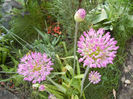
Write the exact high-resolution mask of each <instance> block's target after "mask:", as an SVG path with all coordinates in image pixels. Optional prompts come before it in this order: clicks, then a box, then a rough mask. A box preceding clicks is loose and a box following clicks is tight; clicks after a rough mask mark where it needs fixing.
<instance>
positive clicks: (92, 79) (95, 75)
mask: <svg viewBox="0 0 133 99" xmlns="http://www.w3.org/2000/svg"><path fill="white" fill-rule="evenodd" d="M100 80H101V75H100V74H99V73H98V72H97V71H96V72H95V71H91V73H89V81H90V82H91V83H93V84H97V83H99V81H100Z"/></svg>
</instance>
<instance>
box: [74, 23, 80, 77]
mask: <svg viewBox="0 0 133 99" xmlns="http://www.w3.org/2000/svg"><path fill="white" fill-rule="evenodd" d="M78 24H79V23H78V22H76V25H75V37H74V64H73V78H74V74H75V63H76V45H77V33H78Z"/></svg>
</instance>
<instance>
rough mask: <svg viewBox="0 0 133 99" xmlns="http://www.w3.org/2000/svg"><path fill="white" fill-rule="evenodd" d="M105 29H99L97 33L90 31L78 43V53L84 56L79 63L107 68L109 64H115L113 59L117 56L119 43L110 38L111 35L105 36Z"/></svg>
mask: <svg viewBox="0 0 133 99" xmlns="http://www.w3.org/2000/svg"><path fill="white" fill-rule="evenodd" d="M104 32H105V31H104V29H102V28H101V29H99V30H98V31H97V32H96V31H95V30H94V29H90V31H88V32H84V35H81V37H80V39H79V41H78V53H80V55H81V56H82V58H80V59H79V62H83V63H84V64H83V66H89V67H90V68H92V67H94V68H96V67H98V68H101V67H106V66H107V64H109V63H111V64H113V59H114V57H115V56H116V55H115V54H116V53H117V51H116V50H117V49H118V48H119V47H118V46H116V44H117V41H115V40H114V38H110V37H111V36H110V33H109V32H107V33H106V34H104Z"/></svg>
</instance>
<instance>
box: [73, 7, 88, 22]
mask: <svg viewBox="0 0 133 99" xmlns="http://www.w3.org/2000/svg"><path fill="white" fill-rule="evenodd" d="M85 16H86V11H85V10H84V9H83V8H80V9H79V10H78V11H77V12H76V13H75V15H74V19H75V21H76V22H82V21H83V20H84V18H85Z"/></svg>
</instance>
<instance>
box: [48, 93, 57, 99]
mask: <svg viewBox="0 0 133 99" xmlns="http://www.w3.org/2000/svg"><path fill="white" fill-rule="evenodd" d="M48 99H56V97H55V96H54V95H52V94H50V95H49V97H48Z"/></svg>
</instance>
